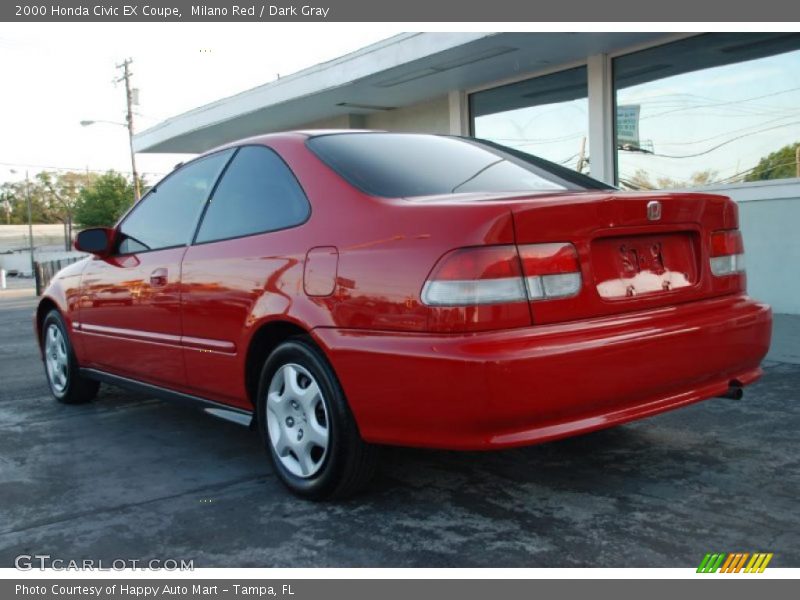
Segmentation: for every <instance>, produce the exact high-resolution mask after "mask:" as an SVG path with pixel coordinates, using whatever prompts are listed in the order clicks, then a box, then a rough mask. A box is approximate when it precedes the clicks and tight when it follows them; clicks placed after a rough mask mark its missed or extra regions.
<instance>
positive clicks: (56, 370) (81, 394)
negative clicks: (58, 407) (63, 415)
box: [42, 310, 100, 404]
mask: <svg viewBox="0 0 800 600" xmlns="http://www.w3.org/2000/svg"><path fill="white" fill-rule="evenodd" d="M42 352H43V356H44V370H45V373H46V375H47V383H48V384H50V392H51V393H52V394H53V397H55V399H56V400H58V401H59V402H63V403H64V404H81V403H83V402H89V401H90V400H92V399H93V398H94V397H95V396H96V395H97V390H98V389H99V388H100V384H99V383H98V382H97V381H93V380H91V379H87V378H85V377H82V376H81V374H80V369H79V367H78V361H77V360H75V352H74V351H73V350H72V344H71V343H70V339H69V335H68V334H67V328H66V326H65V325H64V320H63V319H62V318H61V314H60V313H59V312H58V311H57V310H51V311H50V312H49V313H48V314H47V316H46V317H45V319H44V322H43V323H42Z"/></svg>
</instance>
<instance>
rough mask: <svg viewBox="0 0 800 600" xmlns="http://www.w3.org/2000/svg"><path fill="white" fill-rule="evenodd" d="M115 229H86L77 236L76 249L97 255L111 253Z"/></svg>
mask: <svg viewBox="0 0 800 600" xmlns="http://www.w3.org/2000/svg"><path fill="white" fill-rule="evenodd" d="M113 240H114V230H113V229H109V228H107V227H93V228H92V229H84V230H83V231H81V232H80V233H79V234H78V237H76V238H75V249H76V250H78V251H79V252H88V253H89V254H94V255H95V256H107V255H108V254H110V253H111V244H112V242H113Z"/></svg>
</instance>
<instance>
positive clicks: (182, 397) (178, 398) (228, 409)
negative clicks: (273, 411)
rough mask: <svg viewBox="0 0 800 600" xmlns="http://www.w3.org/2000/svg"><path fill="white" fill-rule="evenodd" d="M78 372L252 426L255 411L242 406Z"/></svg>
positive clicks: (116, 377)
mask: <svg viewBox="0 0 800 600" xmlns="http://www.w3.org/2000/svg"><path fill="white" fill-rule="evenodd" d="M80 373H81V375H82V376H83V377H86V378H88V379H94V380H95V381H99V382H101V383H108V384H111V385H115V386H117V387H121V388H125V389H128V390H132V391H135V392H140V393H142V394H147V395H148V396H152V397H154V398H158V399H159V400H165V401H168V402H177V403H180V404H184V405H187V406H194V407H197V406H199V407H201V408H202V409H203V410H204V411H205V412H206V413H208V414H210V415H213V416H215V417H218V418H220V419H224V420H226V421H231V422H233V423H236V424H238V425H244V426H245V427H251V428H252V427H253V426H254V423H253V421H254V420H255V413H254V412H253V411H249V410H245V409H243V408H235V407H232V406H228V405H226V404H222V403H221V402H215V401H213V400H208V399H206V398H201V397H200V396H193V395H192V394H184V393H183V392H176V391H175V390H170V389H168V388H164V387H161V386H158V385H153V384H150V383H144V382H142V381H137V380H135V379H130V378H128V377H122V376H120V375H114V374H112V373H107V372H105V371H100V370H98V369H86V368H81V369H80Z"/></svg>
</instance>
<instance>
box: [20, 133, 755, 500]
mask: <svg viewBox="0 0 800 600" xmlns="http://www.w3.org/2000/svg"><path fill="white" fill-rule="evenodd" d="M738 225H739V224H738V216H737V209H736V205H735V204H734V203H733V202H732V201H730V200H729V199H727V198H725V197H722V196H716V195H710V194H697V193H669V194H666V193H621V192H619V191H617V190H615V189H613V188H610V187H608V186H606V185H604V184H602V183H599V182H597V181H594V180H592V179H589V178H588V177H585V176H583V175H579V174H577V173H575V172H573V171H570V170H568V169H565V168H563V167H560V166H558V165H554V164H552V163H549V162H547V161H543V160H541V159H538V158H535V157H532V156H529V155H527V154H523V153H521V152H518V151H516V150H512V149H509V148H504V147H502V146H498V145H496V144H493V143H490V142H485V141H480V140H474V139H466V138H455V137H445V136H434V135H419V134H393V133H380V132H353V131H321V132H295V133H285V134H274V135H266V136H262V137H257V138H252V139H248V140H244V141H240V142H237V143H233V144H230V145H228V146H225V147H222V148H219V149H216V150H213V151H211V152H209V153H207V154H205V155H203V156H201V157H199V158H197V159H195V160H192V161H191V162H189V163H187V164H184V165H182V166H180V167H179V168H177V169H176V170H175V171H174V172H173V173H172V174H170V175H168V176H167V177H166V178H165V179H164V180H162V181H161V182H160V183H159V184H158V185H156V186H155V187H154V188H153V189H152V190H151V191H150V192H149V193H148V194H147V195H146V196H145V197H144V198H143V199H142V200H141V201H140V202H139V203H138V204H136V205H135V206H134V207H133V208H132V209H131V210H130V211H129V212H128V214H127V215H125V217H123V218H122V220H121V221H120V223H119V224H118V225H117V226H116V227H115V228H113V229H90V230H86V231H83V232H81V233H80V234H79V235H78V238H77V242H76V247H77V248H78V249H79V250H83V251H85V252H89V253H91V254H92V256H91V257H90V258H88V259H87V260H83V261H80V262H78V263H75V264H73V265H71V266H69V267H67V268H66V269H64V270H63V271H61V272H60V273H59V275H58V276H57V277H56V278H55V279H54V280H53V282H52V283H51V284H50V286H49V287H48V289H47V290H46V291H45V293H44V295H43V297H42V300H41V303H40V304H39V307H38V310H37V313H36V317H35V319H36V331H37V335H38V339H39V340H40V342H41V349H42V355H43V358H44V363H45V367H46V372H47V377H48V380H49V383H50V388H51V389H52V392H53V395H54V396H55V397H56V398H57V399H58V400H60V401H62V402H66V403H75V402H83V401H87V400H90V399H91V398H92V397H93V396H94V395H95V394H96V392H97V389H98V385H99V383H98V382H101V381H102V382H109V383H114V384H119V385H127V386H135V387H138V388H141V389H145V390H146V391H148V392H149V393H151V394H153V395H156V396H159V397H164V398H175V399H189V400H195V401H198V402H201V403H205V404H206V405H213V406H216V407H218V408H219V407H222V408H226V409H230V410H234V411H239V412H242V413H245V414H247V415H251V414H252V415H253V417H254V424H255V425H257V427H258V428H259V430H260V431H261V434H262V436H263V439H264V444H265V446H266V449H267V451H268V453H269V455H270V457H271V459H272V462H273V464H274V467H275V471H276V472H277V473H278V475H279V476H280V478H281V479H282V480H283V482H284V483H285V484H286V485H287V486H288V487H289V488H290V489H291V490H292V491H294V492H295V493H297V494H300V495H302V496H306V497H311V498H325V497H336V496H339V497H341V496H344V495H347V494H350V493H352V492H354V491H356V490H357V489H359V488H360V487H362V486H363V485H364V484H365V482H366V481H367V480H368V478H369V476H370V475H371V474H372V472H373V471H374V469H375V464H376V452H377V448H378V446H379V445H382V444H394V445H409V446H424V447H430V448H450V449H492V448H507V447H511V446H518V445H524V444H535V443H539V442H544V441H547V440H553V439H557V438H562V437H565V436H570V435H574V434H578V433H583V432H588V431H592V430H595V429H600V428H603V427H609V426H612V425H616V424H619V423H624V422H626V421H631V420H633V419H639V418H642V417H646V416H649V415H654V414H656V413H660V412H662V411H666V410H670V409H673V408H677V407H680V406H684V405H687V404H690V403H693V402H697V401H699V400H703V399H705V398H711V397H714V396H739V395H741V388H742V386H744V385H747V384H749V383H751V382H752V381H754V380H755V379H756V378H758V377H759V375H760V374H761V370H760V368H759V364H760V361H761V359H762V358H763V357H764V355H765V353H766V351H767V348H768V346H769V341H770V333H771V313H770V309H769V307H768V306H766V305H764V304H760V303H758V302H755V301H753V300H751V299H750V298H749V297H747V296H746V295H745V273H744V262H743V247H742V238H741V235H740V233H739V230H738Z"/></svg>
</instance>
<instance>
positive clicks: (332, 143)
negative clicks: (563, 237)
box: [308, 133, 607, 198]
mask: <svg viewBox="0 0 800 600" xmlns="http://www.w3.org/2000/svg"><path fill="white" fill-rule="evenodd" d="M308 147H309V148H310V149H311V150H312V151H313V152H314V153H315V154H316V155H317V156H319V157H320V158H321V159H322V161H323V162H325V163H327V164H328V166H330V167H331V168H332V169H334V170H335V171H336V172H338V173H339V174H340V175H341V176H342V177H343V178H344V179H346V180H347V181H349V182H350V183H351V184H353V185H355V186H356V187H358V188H359V189H361V190H362V191H364V192H366V193H368V194H371V195H373V196H380V197H384V198H414V197H419V196H432V195H441V194H462V193H470V192H485V193H505V192H548V191H565V190H575V191H580V190H587V189H607V186H605V185H604V184H602V183H600V182H598V181H595V180H593V179H590V178H589V177H586V176H584V175H580V174H578V173H575V172H574V171H572V170H570V169H567V168H564V167H562V166H560V165H555V164H553V163H550V162H548V161H546V160H542V159H539V158H536V157H534V156H531V155H528V154H525V153H523V152H519V151H517V150H515V149H513V148H506V147H503V146H500V145H499V144H495V143H493V142H490V141H484V140H472V139H465V138H455V137H446V136H436V135H426V134H413V133H337V134H330V135H320V136H317V137H313V138H311V139H309V140H308Z"/></svg>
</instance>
